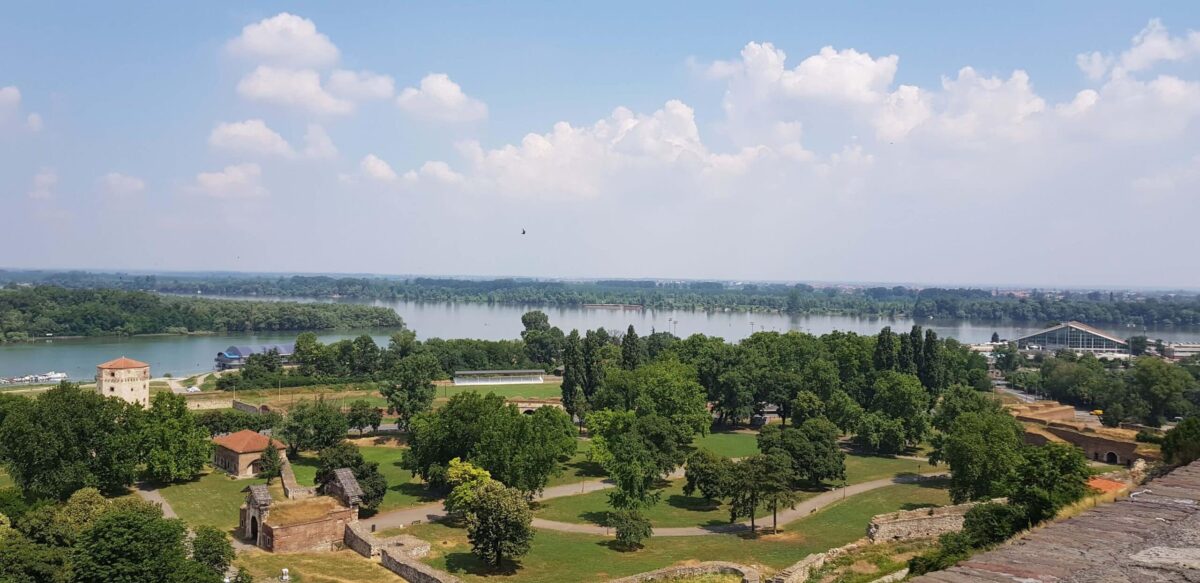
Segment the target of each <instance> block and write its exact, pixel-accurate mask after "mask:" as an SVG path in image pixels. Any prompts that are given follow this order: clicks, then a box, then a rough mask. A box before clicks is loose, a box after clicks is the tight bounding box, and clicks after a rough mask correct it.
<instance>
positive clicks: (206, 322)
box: [0, 286, 404, 342]
mask: <svg viewBox="0 0 1200 583" xmlns="http://www.w3.org/2000/svg"><path fill="white" fill-rule="evenodd" d="M403 325H404V322H403V321H402V320H401V319H400V316H398V315H397V314H396V312H395V311H394V310H392V309H390V308H382V307H375V306H364V305H356V304H339V303H296V302H251V301H242V300H236V301H235V300H208V299H198V298H189V297H172V296H162V295H159V294H154V293H147V292H141V291H121V290H114V289H66V288H61V287H54V286H37V287H22V288H11V289H4V290H0V342H3V341H6V340H7V341H15V340H24V339H27V338H36V337H42V336H47V335H54V336H111V335H119V336H125V335H133V334H160V333H186V332H253V331H270V330H329V329H339V328H375V327H400V326H403Z"/></svg>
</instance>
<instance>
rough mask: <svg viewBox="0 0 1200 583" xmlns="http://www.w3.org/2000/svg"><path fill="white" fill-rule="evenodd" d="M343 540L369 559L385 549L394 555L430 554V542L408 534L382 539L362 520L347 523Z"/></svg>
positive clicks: (415, 556)
mask: <svg viewBox="0 0 1200 583" xmlns="http://www.w3.org/2000/svg"><path fill="white" fill-rule="evenodd" d="M342 542H343V543H345V545H346V546H347V547H349V548H350V549H352V550H353V551H354V552H356V553H358V554H360V555H362V556H364V557H366V558H368V559H370V558H373V557H378V556H380V555H381V554H382V553H383V551H384V550H385V549H386V550H387V551H388V552H390V553H391V554H392V555H393V556H394V557H395V556H403V557H407V558H410V559H419V558H421V557H424V556H425V555H428V554H429V548H430V545H429V543H427V542H425V541H423V540H421V539H419V538H417V537H415V536H409V535H407V534H401V535H396V536H392V537H388V538H383V539H381V538H379V537H377V536H375V535H374V534H372V533H371V532H370V531H369V530H368V529H367V527H366V525H364V524H363V523H361V522H353V523H350V524H347V525H346V534H345V538H344V539H343V541H342Z"/></svg>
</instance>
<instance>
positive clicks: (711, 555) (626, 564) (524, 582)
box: [406, 483, 949, 583]
mask: <svg viewBox="0 0 1200 583" xmlns="http://www.w3.org/2000/svg"><path fill="white" fill-rule="evenodd" d="M930 485H932V484H923V485H916V484H899V485H895V486H887V487H884V488H880V489H878V490H873V491H871V492H867V493H864V494H859V495H857V496H852V497H850V499H849V500H847V501H846V502H841V503H838V504H835V505H833V506H830V507H828V508H827V509H825V510H823V511H821V512H818V513H816V514H814V515H812V516H809V517H807V518H804V519H802V520H799V521H796V522H793V523H791V524H790V525H788V529H787V531H785V532H783V533H782V534H778V535H772V536H763V537H760V538H750V537H743V536H737V535H708V536H695V537H655V538H651V539H650V540H648V541H647V542H646V547H645V548H643V549H641V550H639V551H636V552H622V551H619V550H616V549H614V548H613V546H612V541H611V539H608V538H604V537H596V536H589V535H581V534H570V533H563V532H553V531H543V530H539V531H538V533H537V536H535V537H534V540H533V546H532V548H531V550H530V552H529V554H528V555H526V556H525V557H523V558H521V559H520V562H519V569H517V570H516V571H515V572H512V573H511V576H506V577H504V580H507V581H512V582H514V583H554V582H562V583H570V582H576V581H603V580H605V579H609V578H612V577H623V576H626V575H631V574H634V573H640V572H642V571H650V570H653V569H658V568H661V567H665V566H668V565H671V564H674V563H677V562H679V561H686V560H700V561H713V560H729V561H735V562H738V563H743V564H761V565H765V566H767V567H768V568H771V569H781V568H783V567H786V566H788V565H790V564H792V563H794V562H796V561H798V560H800V559H802V558H804V557H806V556H808V555H809V554H810V553H815V552H820V551H824V550H826V549H829V548H832V547H837V546H841V545H843V544H846V543H848V542H850V541H853V540H857V539H859V538H861V537H862V536H863V534H864V533H865V531H866V526H867V522H868V521H869V520H870V518H871V517H872V516H874V515H876V514H883V513H885V512H893V511H896V510H900V509H906V508H917V507H921V506H927V505H935V504H946V503H948V502H949V497H948V495H947V494H946V491H945V490H944V489H941V488H938V487H929V486H930ZM936 485H937V486H945V484H944V483H938V484H936ZM406 531H407V532H408V533H409V534H412V535H415V536H418V537H420V538H423V539H425V540H428V541H430V542H431V543H433V552H431V553H430V555H429V556H428V557H426V558H425V559H423V560H425V561H426V562H427V563H429V564H431V565H433V566H435V567H437V568H439V569H444V570H447V571H450V572H451V573H454V574H455V575H457V576H459V577H462V578H463V579H465V580H467V581H487V580H491V579H492V578H494V577H495V576H496V575H497V574H500V573H497V572H495V571H491V570H490V569H489V568H488V567H486V566H485V565H483V564H481V563H480V561H479V560H478V559H477V558H476V557H475V556H474V555H472V554H471V553H470V545H469V543H468V542H467V537H466V532H465V531H464V530H463V529H460V528H450V527H447V526H445V525H441V524H423V525H418V526H413V527H410V528H407V529H406Z"/></svg>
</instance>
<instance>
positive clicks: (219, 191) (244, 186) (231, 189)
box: [192, 163, 270, 199]
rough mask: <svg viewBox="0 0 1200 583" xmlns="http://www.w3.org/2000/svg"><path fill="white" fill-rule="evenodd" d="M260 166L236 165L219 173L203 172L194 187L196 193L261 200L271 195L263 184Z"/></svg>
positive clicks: (222, 197)
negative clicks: (260, 198)
mask: <svg viewBox="0 0 1200 583" xmlns="http://www.w3.org/2000/svg"><path fill="white" fill-rule="evenodd" d="M261 178H262V169H261V168H259V166H258V164H253V163H248V164H234V165H231V166H226V167H225V168H224V169H222V170H219V171H217V172H201V173H199V174H197V175H196V182H195V184H194V185H193V186H192V190H193V191H194V192H198V193H200V194H203V195H206V196H211V197H213V198H220V199H246V198H259V197H264V196H267V195H268V194H270V193H269V192H268V191H267V189H266V188H265V187H264V186H263V185H262V183H261Z"/></svg>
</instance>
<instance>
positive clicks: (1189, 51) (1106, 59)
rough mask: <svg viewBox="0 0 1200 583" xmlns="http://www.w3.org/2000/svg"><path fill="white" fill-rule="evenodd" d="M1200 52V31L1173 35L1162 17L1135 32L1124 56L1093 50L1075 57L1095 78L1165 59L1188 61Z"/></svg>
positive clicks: (1131, 71)
mask: <svg viewBox="0 0 1200 583" xmlns="http://www.w3.org/2000/svg"><path fill="white" fill-rule="evenodd" d="M1197 55H1200V31H1195V30H1189V31H1187V33H1186V34H1184V35H1182V36H1171V33H1170V32H1169V31H1168V30H1167V27H1166V26H1164V25H1163V23H1162V21H1161V20H1159V19H1157V18H1153V19H1151V20H1150V22H1148V23H1147V24H1146V27H1145V28H1143V29H1142V30H1141V31H1140V32H1138V33H1137V34H1136V35H1134V37H1133V40H1132V41H1131V42H1130V46H1129V48H1128V49H1126V50H1124V51H1123V52H1121V54H1120V56H1113V55H1112V54H1105V53H1101V52H1100V51H1093V52H1090V53H1082V54H1080V55H1078V56H1076V57H1075V62H1076V64H1078V65H1079V68H1080V70H1082V71H1083V72H1084V73H1086V74H1087V76H1088V77H1089V78H1091V79H1095V80H1098V79H1102V78H1104V76H1105V75H1107V74H1110V73H1111V74H1112V75H1113V76H1114V77H1119V76H1122V75H1125V74H1126V73H1136V72H1138V71H1146V70H1148V69H1151V68H1153V67H1154V66H1155V65H1157V64H1159V63H1163V62H1176V61H1186V60H1188V59H1192V58H1195V57H1196V56H1197Z"/></svg>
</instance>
